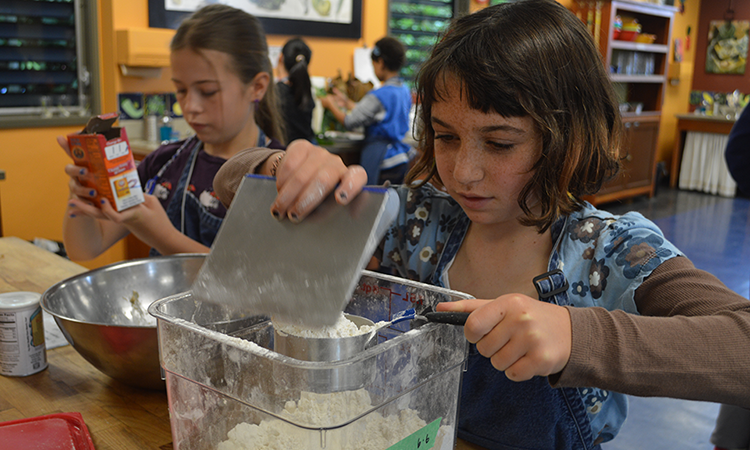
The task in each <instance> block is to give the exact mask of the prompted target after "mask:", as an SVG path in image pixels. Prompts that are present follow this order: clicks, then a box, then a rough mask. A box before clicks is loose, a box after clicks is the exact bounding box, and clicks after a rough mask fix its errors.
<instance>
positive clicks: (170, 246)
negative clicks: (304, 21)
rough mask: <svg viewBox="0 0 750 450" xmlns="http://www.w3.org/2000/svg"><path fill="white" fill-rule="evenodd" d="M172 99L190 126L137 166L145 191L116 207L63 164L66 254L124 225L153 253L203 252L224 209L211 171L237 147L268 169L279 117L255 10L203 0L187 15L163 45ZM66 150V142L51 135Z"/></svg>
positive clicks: (100, 244)
mask: <svg viewBox="0 0 750 450" xmlns="http://www.w3.org/2000/svg"><path fill="white" fill-rule="evenodd" d="M170 50H171V55H170V62H171V67H172V74H173V75H172V80H173V82H174V86H175V90H176V91H177V100H178V101H179V103H180V107H181V108H182V111H183V115H184V117H185V120H186V121H187V122H188V124H189V125H190V126H191V127H192V129H193V130H194V131H195V135H194V136H192V137H190V138H189V139H187V140H184V141H180V142H175V143H170V144H167V145H163V146H161V147H160V148H158V149H157V150H155V151H154V152H152V153H150V154H149V155H148V156H146V158H144V160H143V161H142V162H141V163H140V164H139V166H138V175H139V177H140V179H141V185H142V186H144V190H145V191H146V195H145V197H146V201H145V202H144V203H142V204H140V205H138V206H135V207H133V208H129V209H127V210H125V211H122V212H119V213H118V212H116V211H115V210H114V209H113V208H112V205H110V204H109V203H108V202H107V201H106V200H105V199H103V198H102V197H99V194H98V193H97V192H96V191H95V190H93V189H89V188H85V187H84V186H83V185H81V183H80V182H79V179H81V178H84V177H86V176H89V174H88V173H87V171H86V170H85V169H83V168H81V167H78V166H74V165H68V166H66V168H65V172H66V173H67V174H68V175H69V176H70V182H69V188H70V199H69V201H68V210H67V212H66V215H65V218H64V221H63V241H64V243H65V248H66V249H67V251H68V255H69V256H70V258H71V259H73V260H88V259H92V258H95V257H96V256H98V255H100V254H101V253H102V252H104V251H105V250H107V249H108V248H109V247H110V246H112V245H113V244H114V243H115V242H117V241H119V240H120V239H122V238H124V237H125V236H127V235H128V234H129V233H133V234H134V235H136V236H137V237H138V238H140V239H141V240H142V241H143V242H144V243H146V244H147V245H149V246H151V247H152V254H158V253H161V254H164V255H168V254H174V253H190V252H208V249H209V247H210V245H211V243H212V242H213V240H214V237H215V236H216V233H217V232H218V230H219V226H220V225H221V222H222V220H223V218H224V215H225V213H226V208H225V207H224V205H222V204H221V203H220V202H219V200H218V198H217V196H216V195H215V194H214V189H213V178H214V175H215V174H216V171H218V170H219V168H220V167H221V166H222V164H224V163H225V162H226V160H227V159H229V158H231V157H232V156H234V155H236V154H237V153H238V152H240V151H242V150H244V149H248V148H249V147H253V149H252V150H248V151H245V154H246V156H247V157H248V158H249V161H250V162H249V166H248V170H249V171H252V172H257V173H262V174H266V175H269V174H271V170H272V168H273V167H274V164H275V163H277V160H278V159H279V158H280V157H281V156H282V155H283V148H284V147H283V145H282V141H283V136H282V134H281V121H280V120H281V119H280V114H279V112H278V109H277V106H276V100H275V96H274V89H268V87H269V86H273V73H272V68H271V63H270V61H269V59H268V46H267V44H266V38H265V34H264V32H263V28H262V27H261V25H260V22H259V21H258V19H256V18H255V17H254V16H252V15H250V14H247V13H245V12H243V11H241V10H238V9H235V8H231V7H228V6H223V5H211V6H207V7H205V8H202V9H200V10H199V11H197V12H195V13H194V14H193V15H192V16H190V17H189V18H187V19H186V20H185V21H184V22H183V23H182V24H181V25H180V27H179V29H178V30H177V32H176V34H175V36H174V38H173V39H172V43H171V45H170ZM58 142H59V144H60V146H62V147H63V149H65V151H66V152H68V154H69V149H68V145H67V142H66V141H65V139H64V138H58Z"/></svg>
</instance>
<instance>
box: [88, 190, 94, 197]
mask: <svg viewBox="0 0 750 450" xmlns="http://www.w3.org/2000/svg"><path fill="white" fill-rule="evenodd" d="M89 195H90V196H91V197H93V196H95V195H96V191H95V190H93V189H92V190H90V191H89Z"/></svg>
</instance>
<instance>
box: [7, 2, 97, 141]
mask: <svg viewBox="0 0 750 450" xmlns="http://www.w3.org/2000/svg"><path fill="white" fill-rule="evenodd" d="M95 3H96V1H95V0H2V2H0V127H5V128H8V127H14V128H15V127H28V126H51V125H65V124H76V123H85V122H86V120H88V118H89V116H91V115H92V111H98V100H99V98H98V74H97V70H96V67H97V64H96V51H97V39H98V38H97V35H96V11H95V10H94V9H95Z"/></svg>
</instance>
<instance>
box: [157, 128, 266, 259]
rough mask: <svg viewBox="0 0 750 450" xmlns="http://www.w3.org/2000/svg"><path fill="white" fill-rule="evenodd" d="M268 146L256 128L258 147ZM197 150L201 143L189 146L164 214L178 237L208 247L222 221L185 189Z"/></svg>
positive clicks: (191, 172) (165, 166) (170, 161)
mask: <svg viewBox="0 0 750 450" xmlns="http://www.w3.org/2000/svg"><path fill="white" fill-rule="evenodd" d="M193 139H196V140H197V138H196V137H195V136H194V137H192V138H190V139H188V141H186V142H185V145H184V146H183V147H182V148H180V149H179V150H177V153H175V155H174V156H173V157H172V159H170V160H169V162H167V164H165V165H164V166H163V167H162V168H161V169H160V170H159V173H158V174H157V175H156V176H155V177H154V178H153V179H152V180H149V184H148V185H151V183H155V182H156V179H158V178H159V177H160V176H161V174H162V173H164V170H165V169H166V168H167V166H169V164H171V163H172V161H174V160H175V158H176V157H177V155H178V154H179V153H180V152H181V151H182V150H183V149H184V148H186V147H187V144H188V143H189V142H190V141H192V140H193ZM269 142H270V139H269V138H268V137H267V136H266V134H265V133H264V132H263V130H261V129H260V128H258V147H266V146H268V144H269ZM201 148H203V143H202V142H200V141H198V142H197V144H196V145H194V146H193V148H192V150H191V152H190V164H185V168H184V169H183V170H182V174H181V175H180V180H179V181H178V182H177V188H176V189H175V191H174V195H173V196H172V199H171V200H170V201H169V204H168V205H167V211H166V212H167V217H169V220H170V222H172V225H173V226H174V227H175V228H177V229H178V230H180V232H181V233H182V234H184V235H186V236H187V237H189V238H190V239H192V240H194V241H198V242H200V243H201V244H203V245H205V246H208V247H210V246H211V244H213V242H214V239H215V238H216V234H217V233H218V232H219V228H220V227H221V224H222V222H223V221H224V219H223V218H221V217H217V216H215V215H214V214H212V213H211V212H209V211H208V209H207V208H206V207H205V206H203V205H202V204H201V202H200V200H199V199H198V197H196V196H195V194H193V193H192V192H190V191H189V190H188V188H187V187H188V185H189V184H190V178H191V177H192V175H193V170H194V168H195V163H196V161H197V160H198V153H199V152H200V150H201ZM148 185H147V186H148ZM149 255H150V256H159V255H160V253H159V252H158V251H156V249H153V248H152V249H151V250H150V251H149Z"/></svg>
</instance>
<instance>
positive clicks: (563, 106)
mask: <svg viewBox="0 0 750 450" xmlns="http://www.w3.org/2000/svg"><path fill="white" fill-rule="evenodd" d="M454 77H455V79H458V80H459V82H460V83H461V90H462V95H463V97H464V98H466V99H467V101H468V103H469V105H470V106H471V107H472V108H475V109H477V110H481V111H483V112H485V113H486V112H490V111H493V112H496V113H498V114H500V115H501V116H504V117H526V116H528V117H531V118H532V119H533V121H534V124H535V127H536V128H537V130H538V132H539V133H540V135H541V139H542V154H541V157H540V158H539V160H538V161H537V162H536V164H535V165H534V167H533V168H532V171H534V175H533V176H532V178H531V179H530V180H529V182H528V183H527V184H526V185H525V186H524V187H523V189H522V190H521V192H520V193H519V196H518V204H519V205H520V207H521V209H522V210H523V212H524V217H522V218H521V219H520V220H521V223H522V224H524V225H527V226H535V227H537V228H538V229H539V231H540V232H543V231H545V230H546V229H548V228H549V227H550V225H551V224H552V223H553V222H554V221H555V219H557V218H558V217H559V216H561V215H568V214H570V213H572V212H573V211H576V210H578V209H579V208H580V207H581V206H582V204H583V200H582V199H581V197H582V196H584V195H587V194H593V193H595V192H597V191H598V190H599V189H600V188H601V186H602V183H604V181H606V180H608V179H610V178H612V177H614V176H615V175H616V174H617V171H618V170H619V167H620V161H619V159H618V152H619V149H620V145H621V141H622V121H621V118H620V113H619V108H618V102H617V98H616V95H615V93H614V90H613V88H612V84H611V82H610V80H609V77H608V75H607V73H606V71H605V68H604V64H603V63H602V59H601V56H600V54H599V52H598V50H597V48H596V45H595V44H594V40H593V39H592V37H591V35H590V34H589V32H588V30H587V29H586V26H585V25H584V24H583V23H582V22H581V20H580V19H578V18H577V17H576V16H575V15H573V14H572V13H571V12H570V11H568V10H567V9H565V7H563V6H561V5H560V4H559V3H557V2H556V1H554V0H522V1H519V2H513V3H505V4H500V5H497V6H492V7H488V8H484V9H482V10H480V11H478V12H475V13H473V14H469V15H466V16H463V17H461V18H459V19H457V20H455V21H454V22H453V23H452V24H451V26H450V27H449V28H448V30H447V31H446V32H445V34H444V36H443V37H442V39H441V40H440V41H439V42H438V43H437V44H436V45H435V47H434V49H433V51H432V55H431V57H430V58H429V60H428V61H427V62H426V63H425V64H424V65H423V66H422V68H421V70H420V72H419V75H418V76H417V99H418V103H419V105H420V112H419V114H418V115H417V118H416V120H415V121H417V122H420V123H418V124H416V123H415V127H414V129H420V130H421V131H420V136H418V140H419V143H420V150H421V155H420V157H419V158H418V159H417V161H416V163H415V165H414V167H413V168H412V170H411V171H410V172H409V174H408V175H407V177H406V181H407V183H411V182H413V181H415V180H422V182H426V181H429V180H430V179H433V178H434V179H435V180H437V181H438V182H440V183H442V180H440V175H439V174H438V173H437V169H436V167H435V152H434V137H435V132H434V130H433V128H432V124H431V120H430V117H431V110H432V104H433V103H434V102H437V101H442V100H444V99H445V98H446V95H445V94H446V93H445V92H444V91H443V92H441V89H443V90H444V88H445V86H446V85H447V84H446V81H447V80H448V78H454ZM532 199H534V201H536V200H538V202H539V206H540V207H541V210H540V212H539V213H538V214H535V213H534V212H532V210H531V207H530V206H529V201H532Z"/></svg>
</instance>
